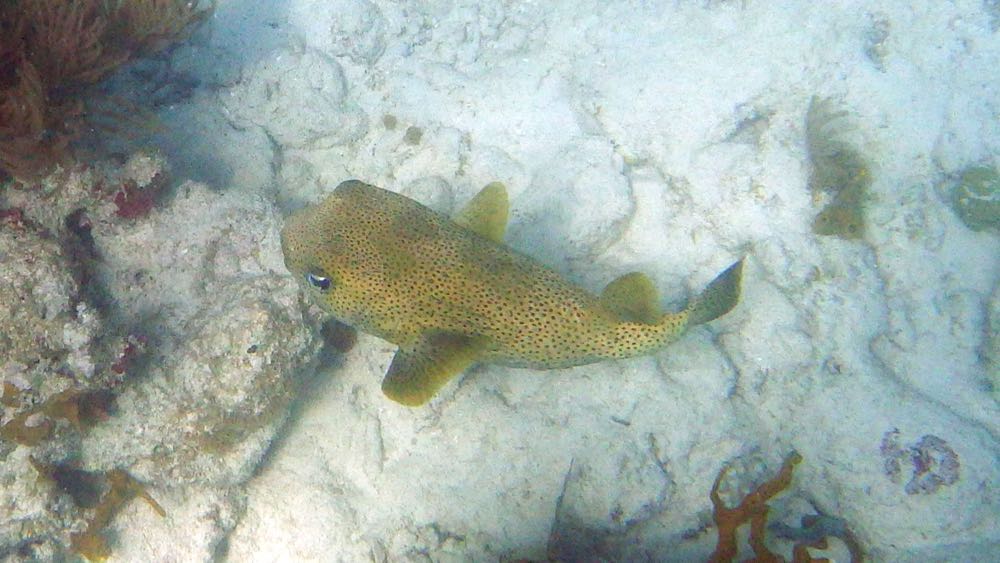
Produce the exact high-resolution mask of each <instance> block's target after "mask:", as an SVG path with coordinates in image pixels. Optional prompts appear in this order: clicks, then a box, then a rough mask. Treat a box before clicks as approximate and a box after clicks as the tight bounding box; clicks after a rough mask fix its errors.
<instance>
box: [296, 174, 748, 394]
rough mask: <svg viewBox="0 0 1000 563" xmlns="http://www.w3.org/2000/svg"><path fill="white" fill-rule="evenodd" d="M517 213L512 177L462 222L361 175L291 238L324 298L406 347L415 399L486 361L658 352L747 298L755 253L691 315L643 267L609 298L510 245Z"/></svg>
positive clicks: (402, 350) (302, 219) (401, 359)
mask: <svg viewBox="0 0 1000 563" xmlns="http://www.w3.org/2000/svg"><path fill="white" fill-rule="evenodd" d="M506 220H507V194H506V190H505V189H504V188H503V186H502V185H501V184H496V183H495V184H490V185H489V186H487V187H486V188H484V189H483V191H482V192H480V194H479V195H477V196H476V198H474V199H473V200H472V202H470V204H469V205H468V206H467V207H466V208H465V209H464V210H463V211H462V212H461V213H460V214H459V216H458V217H456V218H455V219H454V220H452V219H449V218H448V217H446V216H444V215H441V214H439V213H436V212H434V211H432V210H430V209H428V208H427V207H424V206H423V205H421V204H419V203H417V202H416V201H413V200H411V199H409V198H407V197H404V196H402V195H399V194H395V193H393V192H390V191H386V190H383V189H380V188H376V187H374V186H371V185H368V184H365V183H363V182H359V181H355V180H352V181H347V182H344V183H342V184H340V185H339V186H338V187H337V188H336V189H335V190H334V191H333V193H331V194H330V195H329V196H328V197H327V198H326V199H325V200H324V201H322V202H320V203H318V204H316V205H314V206H311V207H308V208H306V209H304V210H302V211H299V212H298V213H296V214H294V215H293V216H292V217H290V218H289V219H288V222H287V223H286V225H285V227H284V229H283V230H282V233H281V239H282V249H283V251H284V255H285V265H286V266H287V267H288V269H289V271H291V272H292V273H293V274H295V275H296V276H298V277H299V278H300V279H302V280H304V281H305V285H306V287H308V289H309V291H310V292H312V293H314V294H315V295H316V297H317V298H318V301H319V303H320V304H321V305H322V306H323V308H325V309H326V310H327V311H329V312H330V313H331V314H332V315H333V316H334V317H336V318H337V319H339V320H341V321H343V322H345V323H348V324H350V325H353V326H355V327H357V328H359V329H361V330H363V331H365V332H369V333H371V334H375V335H377V336H379V337H381V338H384V339H385V340H388V341H389V342H392V343H394V344H396V345H398V346H399V351H398V352H397V354H396V356H395V358H394V359H393V362H392V365H391V366H390V368H389V372H388V374H387V375H386V378H385V381H384V382H383V385H382V388H383V391H385V393H386V395H388V396H389V397H390V398H392V399H394V400H396V401H398V402H401V403H403V404H407V405H419V404H422V403H424V402H426V401H427V400H428V399H430V398H431V397H432V396H433V395H434V393H435V392H436V391H437V390H438V389H439V388H440V387H441V386H442V385H444V384H445V383H446V382H447V381H448V380H449V379H450V378H451V377H453V376H454V375H457V374H458V373H460V372H462V371H463V370H465V369H466V368H467V367H468V366H470V365H471V364H473V363H477V362H483V363H495V364H502V365H509V366H516V367H528V368H534V369H550V368H561V367H569V366H576V365H582V364H589V363H593V362H598V361H601V360H607V359H614V358H626V357H630V356H636V355H640V354H646V353H649V352H652V351H655V350H657V349H659V348H661V347H663V346H665V345H666V344H668V343H669V342H671V341H673V340H675V339H676V338H677V337H678V336H680V334H681V333H682V332H683V331H684V330H685V329H686V328H687V327H688V326H691V325H694V324H700V323H703V322H708V321H709V320H712V319H714V318H716V317H718V316H720V315H722V314H725V313H726V312H728V311H729V310H730V309H731V308H732V307H733V306H734V305H735V304H736V302H737V301H738V299H739V291H740V290H739V287H740V276H741V270H742V261H740V262H737V263H735V264H733V265H732V266H731V267H730V268H728V269H727V270H726V271H725V272H723V273H722V274H720V275H719V277H717V278H716V280H715V281H713V282H712V283H711V284H710V285H709V287H708V289H706V291H705V292H704V293H703V294H702V295H701V296H699V298H698V299H696V300H695V301H694V302H693V303H692V305H690V306H689V307H688V308H686V309H685V310H684V311H681V312H679V313H674V314H660V313H659V311H658V307H657V305H656V301H657V297H656V291H655V289H654V288H653V285H652V283H651V282H650V281H649V280H648V278H646V277H645V276H644V275H642V274H637V273H633V274H627V275H625V276H622V277H621V278H619V279H618V280H616V281H614V282H612V283H611V284H610V285H609V286H608V287H607V288H606V289H605V291H604V293H603V295H602V296H601V297H596V296H594V295H592V294H590V293H588V292H587V291H585V290H583V289H581V288H579V287H577V286H574V285H573V284H571V283H569V282H567V281H566V280H564V279H563V278H562V277H561V276H559V275H558V274H557V273H556V272H554V271H553V270H551V269H549V268H547V267H545V266H543V265H542V264H540V263H539V262H537V261H535V260H533V259H531V258H529V257H527V256H525V255H523V254H520V253H518V252H516V251H514V250H512V249H510V248H508V247H506V246H504V245H503V244H502V243H501V242H500V240H501V239H502V237H503V232H504V229H505V226H506Z"/></svg>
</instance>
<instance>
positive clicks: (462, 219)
mask: <svg viewBox="0 0 1000 563" xmlns="http://www.w3.org/2000/svg"><path fill="white" fill-rule="evenodd" d="M508 211H509V202H508V199H507V188H505V187H504V185H503V184H501V183H500V182H493V183H491V184H487V185H486V187H485V188H483V189H482V190H480V191H479V193H478V194H476V196H475V197H474V198H472V200H470V201H469V203H467V204H466V205H465V207H464V208H462V210H461V211H459V212H458V215H456V216H455V218H454V221H455V222H456V223H458V224H459V225H461V226H463V227H465V228H466V229H469V230H470V231H474V232H476V233H478V234H479V235H481V236H483V237H486V238H488V239H490V240H492V241H493V242H502V241H503V234H504V232H505V231H506V230H507V214H508Z"/></svg>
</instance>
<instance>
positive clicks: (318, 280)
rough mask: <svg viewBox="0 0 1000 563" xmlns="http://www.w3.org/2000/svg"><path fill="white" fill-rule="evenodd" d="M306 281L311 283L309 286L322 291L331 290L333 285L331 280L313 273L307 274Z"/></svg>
mask: <svg viewBox="0 0 1000 563" xmlns="http://www.w3.org/2000/svg"><path fill="white" fill-rule="evenodd" d="M306 281H307V282H309V285H311V286H313V287H315V288H316V289H318V290H320V291H327V290H329V289H330V285H331V283H330V278H328V277H326V276H321V275H318V274H314V273H312V272H308V273H306Z"/></svg>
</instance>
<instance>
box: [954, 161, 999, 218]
mask: <svg viewBox="0 0 1000 563" xmlns="http://www.w3.org/2000/svg"><path fill="white" fill-rule="evenodd" d="M947 192H948V201H949V204H950V205H951V208H952V209H953V210H954V211H955V213H956V214H957V215H958V218H959V219H961V220H962V222H963V223H965V226H967V227H969V228H970V229H972V230H973V231H985V230H987V229H993V230H1000V174H998V173H997V169H996V168H992V167H989V166H970V167H968V168H966V169H965V170H964V171H962V174H961V176H960V177H959V179H958V181H956V182H955V183H954V184H953V185H952V186H951V187H950V189H947Z"/></svg>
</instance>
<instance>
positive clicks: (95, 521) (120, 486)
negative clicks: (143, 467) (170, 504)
mask: <svg viewBox="0 0 1000 563" xmlns="http://www.w3.org/2000/svg"><path fill="white" fill-rule="evenodd" d="M28 459H29V461H30V462H31V464H32V466H33V467H34V468H35V471H37V472H38V475H39V476H40V477H41V478H43V479H45V480H47V481H50V482H52V483H53V484H54V485H55V486H56V488H58V489H59V490H60V491H62V492H64V493H66V494H68V495H69V496H70V497H71V498H72V499H73V504H74V505H76V506H77V508H80V509H82V510H89V511H92V512H91V513H90V517H89V518H87V527H86V529H84V530H83V531H82V532H77V533H74V534H72V535H71V537H70V547H71V548H72V550H73V551H74V552H75V553H77V554H79V555H81V556H83V557H85V558H87V559H88V560H90V561H104V560H106V559H107V558H108V557H110V556H111V547H110V546H109V545H108V541H107V539H106V538H105V537H104V530H105V529H106V528H107V527H108V525H110V524H111V520H112V519H113V518H114V517H115V515H116V514H117V513H118V512H119V511H120V510H121V509H122V507H123V506H125V504H126V503H128V502H129V501H130V500H132V499H134V498H137V497H138V498H141V499H142V500H144V501H146V504H148V505H149V506H150V508H152V509H153V511H154V512H156V514H157V515H159V516H160V517H161V518H162V517H165V516H166V515H167V512H166V511H165V510H164V509H163V507H162V506H160V503H158V502H156V499H154V498H153V497H152V496H151V495H150V494H149V492H148V491H146V487H145V486H144V485H143V484H142V483H140V482H139V481H137V480H136V479H135V478H134V477H132V476H131V475H129V474H128V472H126V471H124V470H122V469H112V470H111V471H107V472H94V471H85V470H83V469H78V468H76V467H73V466H72V465H68V464H47V463H42V462H39V461H37V460H35V459H34V458H30V457H29V458H28Z"/></svg>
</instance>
